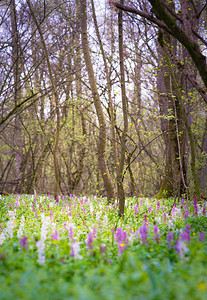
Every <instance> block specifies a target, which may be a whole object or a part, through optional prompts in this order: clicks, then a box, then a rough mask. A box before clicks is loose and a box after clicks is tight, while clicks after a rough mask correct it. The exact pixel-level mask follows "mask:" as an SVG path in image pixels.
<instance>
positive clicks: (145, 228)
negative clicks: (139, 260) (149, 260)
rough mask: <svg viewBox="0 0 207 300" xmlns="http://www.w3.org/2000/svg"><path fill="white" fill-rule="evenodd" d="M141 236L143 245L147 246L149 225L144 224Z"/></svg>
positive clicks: (140, 230) (141, 228) (140, 229)
mask: <svg viewBox="0 0 207 300" xmlns="http://www.w3.org/2000/svg"><path fill="white" fill-rule="evenodd" d="M139 235H140V238H141V240H142V243H143V244H144V245H145V244H146V240H147V225H146V223H144V225H143V226H142V227H140V228H139Z"/></svg>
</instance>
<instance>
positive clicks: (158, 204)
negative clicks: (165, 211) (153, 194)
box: [156, 201, 160, 210]
mask: <svg viewBox="0 0 207 300" xmlns="http://www.w3.org/2000/svg"><path fill="white" fill-rule="evenodd" d="M156 208H157V210H160V202H159V201H157V205H156Z"/></svg>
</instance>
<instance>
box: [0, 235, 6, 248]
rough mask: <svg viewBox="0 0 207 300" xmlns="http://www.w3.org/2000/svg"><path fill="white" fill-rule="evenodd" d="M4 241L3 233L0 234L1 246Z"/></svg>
mask: <svg viewBox="0 0 207 300" xmlns="http://www.w3.org/2000/svg"><path fill="white" fill-rule="evenodd" d="M5 239H6V236H5V233H4V232H2V233H1V234H0V245H2V244H3V242H4V241H5Z"/></svg>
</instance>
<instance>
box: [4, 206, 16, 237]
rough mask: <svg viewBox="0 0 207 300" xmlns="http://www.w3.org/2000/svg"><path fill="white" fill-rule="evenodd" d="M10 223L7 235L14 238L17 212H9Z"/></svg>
mask: <svg viewBox="0 0 207 300" xmlns="http://www.w3.org/2000/svg"><path fill="white" fill-rule="evenodd" d="M8 214H9V221H8V223H7V228H6V234H7V235H8V236H9V237H10V238H12V237H13V229H14V228H15V214H16V211H15V210H14V211H9V212H8Z"/></svg>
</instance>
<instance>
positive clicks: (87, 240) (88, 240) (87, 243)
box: [86, 233, 93, 250]
mask: <svg viewBox="0 0 207 300" xmlns="http://www.w3.org/2000/svg"><path fill="white" fill-rule="evenodd" d="M92 243H93V234H92V233H89V235H88V238H87V239H86V246H87V249H88V250H89V249H92Z"/></svg>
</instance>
